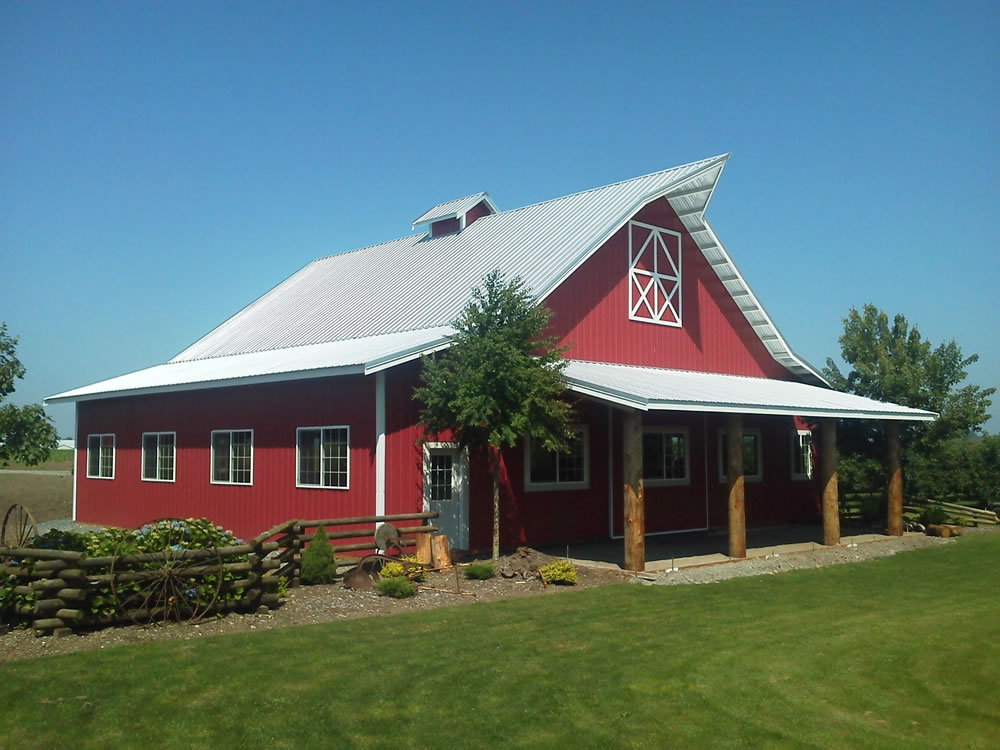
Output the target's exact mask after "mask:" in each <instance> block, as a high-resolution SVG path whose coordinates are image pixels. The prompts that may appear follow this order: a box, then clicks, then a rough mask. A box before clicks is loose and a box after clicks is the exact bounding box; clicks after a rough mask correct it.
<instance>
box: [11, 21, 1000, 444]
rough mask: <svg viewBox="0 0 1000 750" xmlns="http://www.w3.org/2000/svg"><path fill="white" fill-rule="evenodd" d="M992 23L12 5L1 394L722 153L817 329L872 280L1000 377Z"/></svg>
mask: <svg viewBox="0 0 1000 750" xmlns="http://www.w3.org/2000/svg"><path fill="white" fill-rule="evenodd" d="M997 38H1000V6H998V4H997V3H995V2H993V3H965V2H959V3H947V4H945V3H940V4H931V3H888V2H885V3H867V2H866V3H857V4H855V3H826V4H819V3H800V2H799V3H788V4H781V3H761V4H750V3H720V2H708V3H698V4H690V3H685V4H674V3H667V2H657V3H608V2H602V3H587V2H580V3H560V2H552V3H537V2H535V3H506V2H505V3H488V4H487V3H455V4H452V3H429V4H424V3H380V2H373V3H356V4H347V3H336V4H334V3H307V2H299V3H294V4H291V3H284V4H277V3H257V2H240V3H235V2H221V3H185V2H170V3H163V4H158V3H152V2H143V3H102V2H91V3H78V2H67V3H56V2H8V3H4V4H3V5H2V6H0V107H2V110H0V111H2V117H0V165H2V166H0V205H2V207H3V208H2V214H0V260H2V263H0V274H2V281H0V319H3V320H6V321H7V323H8V325H9V328H10V330H11V332H12V333H15V334H18V335H20V336H21V342H20V345H19V350H18V351H19V355H20V358H21V360H22V362H23V363H24V364H25V366H26V367H27V368H28V374H27V377H26V379H25V380H24V381H22V382H21V383H20V384H19V386H18V390H17V392H16V393H15V394H14V397H13V400H14V401H15V402H17V403H27V402H35V401H40V400H41V399H42V398H43V397H44V396H46V395H51V394H53V393H57V392H59V391H62V390H66V389H69V388H72V387H76V386H80V385H84V384H87V383H91V382H94V381H97V380H101V379H104V378H108V377H112V376H115V375H120V374H122V373H125V372H130V371H132V370H137V369H141V368H143V367H147V366H150V365H153V364H158V363H161V362H164V361H166V360H167V359H169V358H170V357H172V356H173V355H174V354H176V353H177V352H179V351H180V350H181V349H183V348H185V347H186V346H187V345H188V344H190V343H192V342H193V341H195V340H196V339H197V338H199V337H200V336H201V335H203V334H204V333H206V332H207V331H208V330H210V329H211V328H213V327H214V326H215V325H217V324H218V323H220V322H221V321H222V320H224V319H225V318H227V317H228V316H230V315H231V314H233V313H234V312H236V311H237V310H239V309H240V308H241V307H243V306H244V305H246V304H247V303H248V302H250V301H252V300H253V299H255V298H256V297H257V296H259V295H260V294H262V293H263V292H264V291H266V290H267V289H269V288H270V287H272V286H274V285H275V284H276V283H278V282H279V281H281V280H282V279H284V278H285V277H287V276H289V275H290V274H291V273H293V272H294V271H295V270H297V269H298V268H300V267H301V266H303V265H305V264H306V263H307V262H309V261H310V260H312V259H313V258H315V257H319V256H322V255H328V254H330V253H334V252H338V251H341V250H348V249H352V248H355V247H358V246H362V245H365V244H370V243H373V242H380V241H383V240H387V239H391V238H394V237H398V236H402V235H404V234H407V233H408V232H409V227H410V222H411V221H412V220H413V219H414V218H415V217H416V216H418V215H419V214H421V213H422V212H423V211H424V210H426V209H427V208H429V207H430V206H431V205H433V204H435V203H438V202H440V201H444V200H449V199H451V198H455V197H458V196H461V195H466V194H469V193H472V192H476V191H479V190H486V191H488V192H489V193H490V195H491V197H492V198H493V199H494V201H495V202H496V203H497V205H498V206H499V207H500V208H501V209H506V208H514V207H517V206H521V205H525V204H528V203H532V202H535V201H538V200H543V199H546V198H551V197H556V196H560V195H565V194H567V193H570V192H574V191H577V190H583V189H587V188H590V187H595V186H598V185H603V184H607V183H609V182H614V181H616V180H620V179H625V178H628V177H633V176H636V175H640V174H645V173H647V172H652V171H655V170H658V169H662V168H665V167H669V166H673V165H676V164H681V163H685V162H688V161H694V160H696V159H700V158H704V157H707V156H711V155H714V154H718V153H723V152H731V153H732V154H733V156H732V159H731V160H730V162H729V165H728V166H727V168H726V172H725V174H724V175H723V178H722V181H721V183H720V185H719V189H718V190H717V191H716V194H715V196H714V198H713V200H712V205H711V206H710V208H709V212H708V215H709V217H710V219H711V220H712V223H713V225H714V226H715V227H716V229H717V231H718V233H719V235H720V236H721V237H722V238H723V240H724V241H725V242H726V245H727V247H728V249H729V251H730V252H731V253H732V255H733V258H734V260H735V262H736V263H737V265H738V266H739V267H740V269H741V271H742V272H743V274H744V276H745V277H746V278H747V280H748V281H749V283H750V284H751V286H752V287H753V288H754V290H755V292H756V293H757V295H758V297H759V298H760V299H761V301H762V302H763V304H764V306H765V307H766V308H767V310H768V312H769V313H770V315H771V317H772V318H773V319H774V320H775V322H776V323H777V324H778V326H779V328H781V330H782V332H783V333H784V334H785V336H786V337H787V338H788V340H789V341H790V343H791V344H792V346H793V348H794V349H796V351H797V352H798V353H799V354H800V355H802V356H804V357H805V358H806V359H807V360H809V361H811V362H813V363H814V364H816V365H822V364H823V363H824V361H825V358H826V357H827V356H832V355H837V354H838V353H839V346H838V344H837V337H838V336H839V334H840V333H841V330H842V323H841V319H842V318H843V317H844V315H845V314H846V313H847V311H848V309H849V308H850V307H851V306H852V305H853V306H860V305H862V304H864V303H866V302H873V303H874V304H876V305H877V306H879V307H881V308H882V309H884V310H886V311H887V312H889V313H890V314H892V313H895V312H901V313H903V314H904V315H906V317H907V318H908V320H909V321H910V322H911V323H917V324H918V325H919V327H920V330H921V332H922V333H923V335H924V336H925V337H927V338H930V339H931V341H933V342H934V343H938V342H940V341H942V340H945V339H951V338H954V339H956V340H957V341H958V343H959V344H960V345H961V347H962V349H963V351H964V352H966V353H972V352H978V353H979V354H980V357H981V359H980V362H979V363H978V364H976V365H974V366H973V368H972V371H971V376H970V380H971V381H972V382H975V383H977V384H980V385H984V386H989V385H997V384H998V383H1000V336H998V335H997V323H998V319H1000V314H998V312H997V308H998V303H997V285H998V282H1000V252H998V247H1000V218H998V217H1000V212H998V210H997V203H998V196H1000V178H998V170H997V159H996V152H997V147H998V145H1000V125H998V122H1000V52H998V50H1000V45H998V44H997V43H996V40H997ZM49 412H50V414H51V415H52V416H53V418H54V419H55V420H56V423H57V425H58V427H59V430H60V434H69V433H70V432H71V431H72V423H73V409H72V406H53V407H50V408H49ZM994 412H996V413H1000V400H998V406H997V407H996V408H994ZM997 425H998V420H997V419H994V420H992V422H991V424H990V425H989V427H990V429H991V431H993V432H996V431H997Z"/></svg>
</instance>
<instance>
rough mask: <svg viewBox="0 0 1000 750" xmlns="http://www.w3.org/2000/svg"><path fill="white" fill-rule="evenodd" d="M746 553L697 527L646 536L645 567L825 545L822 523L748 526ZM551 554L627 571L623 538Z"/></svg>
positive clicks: (875, 536)
mask: <svg viewBox="0 0 1000 750" xmlns="http://www.w3.org/2000/svg"><path fill="white" fill-rule="evenodd" d="M746 535H747V549H746V556H745V558H738V557H730V556H729V537H728V534H727V532H726V531H725V530H724V529H723V530H712V531H695V532H688V533H684V534H670V535H663V536H648V537H646V560H645V570H646V571H648V572H651V573H656V572H662V571H666V570H670V569H672V568H678V569H681V568H689V567H697V566H701V565H714V564H718V563H726V562H730V561H737V560H741V559H753V558H759V557H768V556H775V555H778V556H782V555H791V554H798V553H802V552H811V551H813V550H817V549H823V548H824V546H825V545H824V544H823V526H822V524H776V525H773V526H765V527H757V528H748V529H747V531H746ZM892 538H894V537H892V536H889V535H886V534H881V533H878V532H865V533H858V534H851V535H845V536H841V537H840V544H841V545H844V546H849V545H852V544H858V545H860V544H869V543H872V542H878V541H882V540H888V539H892ZM540 551H542V552H544V553H545V554H548V555H552V556H553V557H563V558H566V557H568V558H569V559H570V560H571V561H572V562H573V563H574V564H577V565H584V566H590V567H601V568H616V569H620V570H627V569H628V568H627V567H626V565H625V549H624V546H623V545H622V543H621V541H620V540H612V539H608V540H602V541H592V542H581V543H578V544H570V545H561V546H555V545H553V546H547V547H542V548H541V550H540Z"/></svg>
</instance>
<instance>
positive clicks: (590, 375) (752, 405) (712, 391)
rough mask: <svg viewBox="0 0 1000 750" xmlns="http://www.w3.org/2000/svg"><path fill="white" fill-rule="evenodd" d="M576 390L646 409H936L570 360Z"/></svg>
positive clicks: (913, 412)
mask: <svg viewBox="0 0 1000 750" xmlns="http://www.w3.org/2000/svg"><path fill="white" fill-rule="evenodd" d="M564 377H565V379H566V382H567V384H568V387H569V389H570V390H571V391H575V392H577V393H581V394H584V395H587V396H591V397H593V398H597V399H600V400H602V401H609V402H611V403H615V404H619V405H622V406H628V407H631V408H634V409H640V410H642V411H650V410H667V411H698V412H720V413H738V414H784V415H791V416H798V417H840V418H848V419H850V418H853V419H890V420H913V421H930V420H933V419H935V418H936V417H937V415H936V414H934V413H933V412H929V411H923V410H922V409H911V408H910V407H908V406H900V405H899V404H889V403H883V402H881V401H874V400H872V399H870V398H864V397H863V396H855V395H853V394H850V393H841V392H840V391H834V390H831V389H829V388H826V387H822V386H816V385H810V384H808V383H802V382H797V381H789V380H773V379H770V378H752V377H745V376H741V375H718V374H715V373H707V372H690V371H686V370H667V369H661V368H656V367H633V366H631V365H614V364H607V363H604V362H583V361H580V360H570V362H569V364H568V365H567V366H566V370H565V371H564Z"/></svg>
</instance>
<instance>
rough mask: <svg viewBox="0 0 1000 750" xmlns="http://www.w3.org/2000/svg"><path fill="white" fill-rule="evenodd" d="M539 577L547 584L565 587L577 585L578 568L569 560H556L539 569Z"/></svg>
mask: <svg viewBox="0 0 1000 750" xmlns="http://www.w3.org/2000/svg"><path fill="white" fill-rule="evenodd" d="M538 575H540V576H541V577H542V580H543V581H545V582H546V583H556V584H560V585H563V586H575V585H576V568H574V567H573V563H571V562H570V561H569V560H556V561H554V562H550V563H549V564H548V565H543V566H542V567H540V568H539V569H538Z"/></svg>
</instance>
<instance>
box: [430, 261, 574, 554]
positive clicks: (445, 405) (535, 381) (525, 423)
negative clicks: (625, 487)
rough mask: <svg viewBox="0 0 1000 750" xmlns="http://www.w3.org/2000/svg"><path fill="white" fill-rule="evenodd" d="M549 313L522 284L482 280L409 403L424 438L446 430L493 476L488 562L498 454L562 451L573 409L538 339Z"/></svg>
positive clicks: (557, 358) (553, 354)
mask: <svg viewBox="0 0 1000 750" xmlns="http://www.w3.org/2000/svg"><path fill="white" fill-rule="evenodd" d="M550 316H551V313H550V312H549V311H548V309H547V308H545V307H544V306H541V305H536V304H535V302H534V299H533V298H532V296H531V293H530V292H529V291H528V289H527V288H526V287H525V285H524V282H523V281H522V280H521V279H520V278H517V277H515V278H514V279H512V280H511V281H509V282H508V281H506V280H505V278H504V276H503V274H502V273H500V271H492V272H491V273H489V274H487V275H486V276H485V277H484V278H483V281H482V284H481V286H479V287H477V288H476V289H474V290H473V292H472V299H471V300H470V301H469V303H468V305H466V307H465V309H464V310H463V311H462V313H461V314H460V315H459V317H458V319H457V320H455V321H454V322H453V323H452V327H453V328H454V329H455V334H454V335H453V336H452V337H451V345H450V346H449V348H448V349H446V350H445V351H444V352H442V353H441V354H439V355H438V356H436V357H425V358H424V361H423V371H422V375H421V377H422V382H421V385H420V386H418V387H417V388H416V389H414V397H415V398H416V399H417V400H418V401H419V402H420V403H422V404H423V406H422V408H421V411H420V423H421V425H422V426H423V428H424V431H425V433H426V434H428V435H437V434H439V433H442V432H445V431H448V430H450V431H451V433H452V436H453V438H454V440H455V441H456V442H457V443H458V444H459V445H460V446H462V447H465V448H468V449H469V451H470V452H471V453H474V454H477V455H484V454H485V455H486V456H487V457H488V459H489V464H490V471H491V473H492V476H493V559H494V560H495V559H496V558H497V557H498V556H499V554H500V451H501V449H503V448H504V447H508V446H513V445H515V444H516V443H517V442H518V441H519V440H521V439H522V438H523V437H524V436H525V435H531V438H532V440H533V441H535V442H536V443H538V444H540V445H541V446H542V447H544V448H545V449H546V450H551V451H559V452H563V451H567V450H568V449H569V440H570V437H571V435H570V432H569V427H568V423H569V417H570V415H571V414H572V407H571V406H570V405H569V404H568V403H566V402H565V401H563V400H562V399H561V398H560V396H561V395H562V393H563V392H564V390H565V385H564V383H563V381H562V378H561V374H562V371H563V368H564V367H565V366H566V360H565V359H563V356H562V355H563V352H564V351H565V350H564V349H560V348H556V347H555V340H554V339H552V338H549V337H546V336H545V330H546V328H547V326H548V323H549V318H550Z"/></svg>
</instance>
